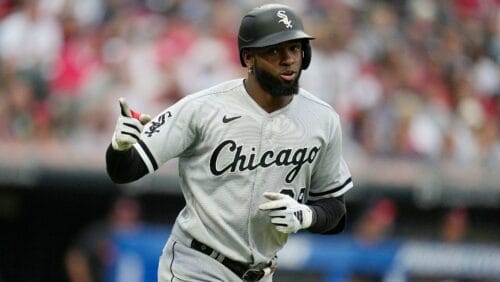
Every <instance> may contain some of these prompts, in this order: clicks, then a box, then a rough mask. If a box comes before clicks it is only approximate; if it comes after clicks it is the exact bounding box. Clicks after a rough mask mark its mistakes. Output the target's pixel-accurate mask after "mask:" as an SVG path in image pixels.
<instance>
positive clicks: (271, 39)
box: [241, 29, 314, 49]
mask: <svg viewBox="0 0 500 282" xmlns="http://www.w3.org/2000/svg"><path fill="white" fill-rule="evenodd" d="M300 39H307V40H313V39H314V37H312V36H310V35H309V34H307V33H305V32H304V31H302V30H296V29H294V30H290V31H283V32H279V33H274V34H270V35H268V36H265V37H262V38H260V39H259V40H256V41H254V42H252V43H250V44H242V46H241V48H242V49H243V48H261V47H268V46H272V45H276V44H280V43H283V42H287V41H292V40H300Z"/></svg>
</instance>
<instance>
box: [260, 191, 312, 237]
mask: <svg viewBox="0 0 500 282" xmlns="http://www.w3.org/2000/svg"><path fill="white" fill-rule="evenodd" d="M263 196H264V197H265V198H267V199H269V200H270V201H269V202H266V203H263V204H261V205H260V206H259V209H260V210H269V211H270V212H269V217H270V218H271V223H272V224H274V225H275V227H276V230H278V231H280V232H283V233H292V232H293V233H295V232H297V231H299V230H300V229H306V228H309V226H311V223H312V219H313V211H312V210H311V208H309V207H308V206H306V205H303V204H300V203H298V202H297V201H296V200H294V199H293V198H292V197H290V196H288V195H285V194H281V193H274V192H265V193H264V194H263Z"/></svg>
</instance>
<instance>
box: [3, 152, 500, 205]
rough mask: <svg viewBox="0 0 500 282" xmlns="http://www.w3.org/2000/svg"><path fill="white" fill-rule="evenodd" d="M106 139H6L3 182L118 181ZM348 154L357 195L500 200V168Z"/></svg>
mask: <svg viewBox="0 0 500 282" xmlns="http://www.w3.org/2000/svg"><path fill="white" fill-rule="evenodd" d="M104 144H105V143H100V144H99V143H98V145H86V144H83V145H82V144H67V145H63V146H61V145H60V144H33V145H27V144H11V143H8V144H7V143H0V185H4V186H5V185H10V186H13V187H20V188H32V187H35V186H44V185H45V186H47V185H49V186H55V187H58V186H60V187H64V188H67V189H92V188H99V187H102V186H110V185H114V184H113V183H112V182H111V181H110V180H109V178H108V177H107V175H106V172H105V151H106V146H107V144H106V145H104ZM346 159H348V160H349V166H350V169H351V173H352V175H353V179H354V181H355V185H356V189H353V190H352V192H351V193H349V194H350V195H349V196H350V199H351V200H357V199H363V198H364V197H366V196H367V194H368V195H372V194H374V195H377V194H380V193H388V194H394V195H396V196H399V197H407V198H410V199H411V200H412V201H414V202H415V203H416V204H419V205H423V206H432V205H445V206H446V205H454V204H467V205H481V206H483V207H487V206H499V205H500V174H499V173H498V172H497V170H495V169H492V168H481V167H478V166H463V165H457V164H454V163H439V162H435V163H431V162H422V161H416V160H409V159H394V158H368V157H362V156H356V157H351V156H349V155H347V156H346ZM177 177H178V173H177V162H176V161H175V160H172V161H170V162H168V163H167V164H166V165H164V166H163V167H161V168H160V170H159V171H158V172H157V173H154V174H151V175H148V176H146V177H144V178H143V179H141V180H139V181H137V182H134V183H131V184H127V185H120V187H122V188H123V189H131V190H137V192H148V191H155V192H160V193H180V190H179V189H178V181H177ZM42 184H44V185H42Z"/></svg>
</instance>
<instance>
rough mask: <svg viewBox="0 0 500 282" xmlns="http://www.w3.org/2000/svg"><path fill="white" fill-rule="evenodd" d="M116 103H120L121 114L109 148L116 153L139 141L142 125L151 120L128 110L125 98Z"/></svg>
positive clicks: (146, 116)
mask: <svg viewBox="0 0 500 282" xmlns="http://www.w3.org/2000/svg"><path fill="white" fill-rule="evenodd" d="M118 101H119V102H120V109H121V114H120V117H118V120H117V121H116V127H115V132H114V133H113V138H112V139H111V146H113V149H115V150H117V151H124V150H127V149H129V148H130V147H132V145H134V144H135V143H137V142H138V141H139V140H140V137H141V132H142V130H143V129H144V125H145V124H146V123H148V122H149V121H150V120H151V117H150V116H149V115H146V114H139V113H137V112H135V111H133V110H132V109H130V107H129V106H128V104H127V101H125V98H120V99H118Z"/></svg>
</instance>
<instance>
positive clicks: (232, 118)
mask: <svg viewBox="0 0 500 282" xmlns="http://www.w3.org/2000/svg"><path fill="white" fill-rule="evenodd" d="M240 117H241V116H234V117H227V116H224V117H223V118H222V122H223V123H228V122H231V121H233V120H235V119H239V118H240Z"/></svg>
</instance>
